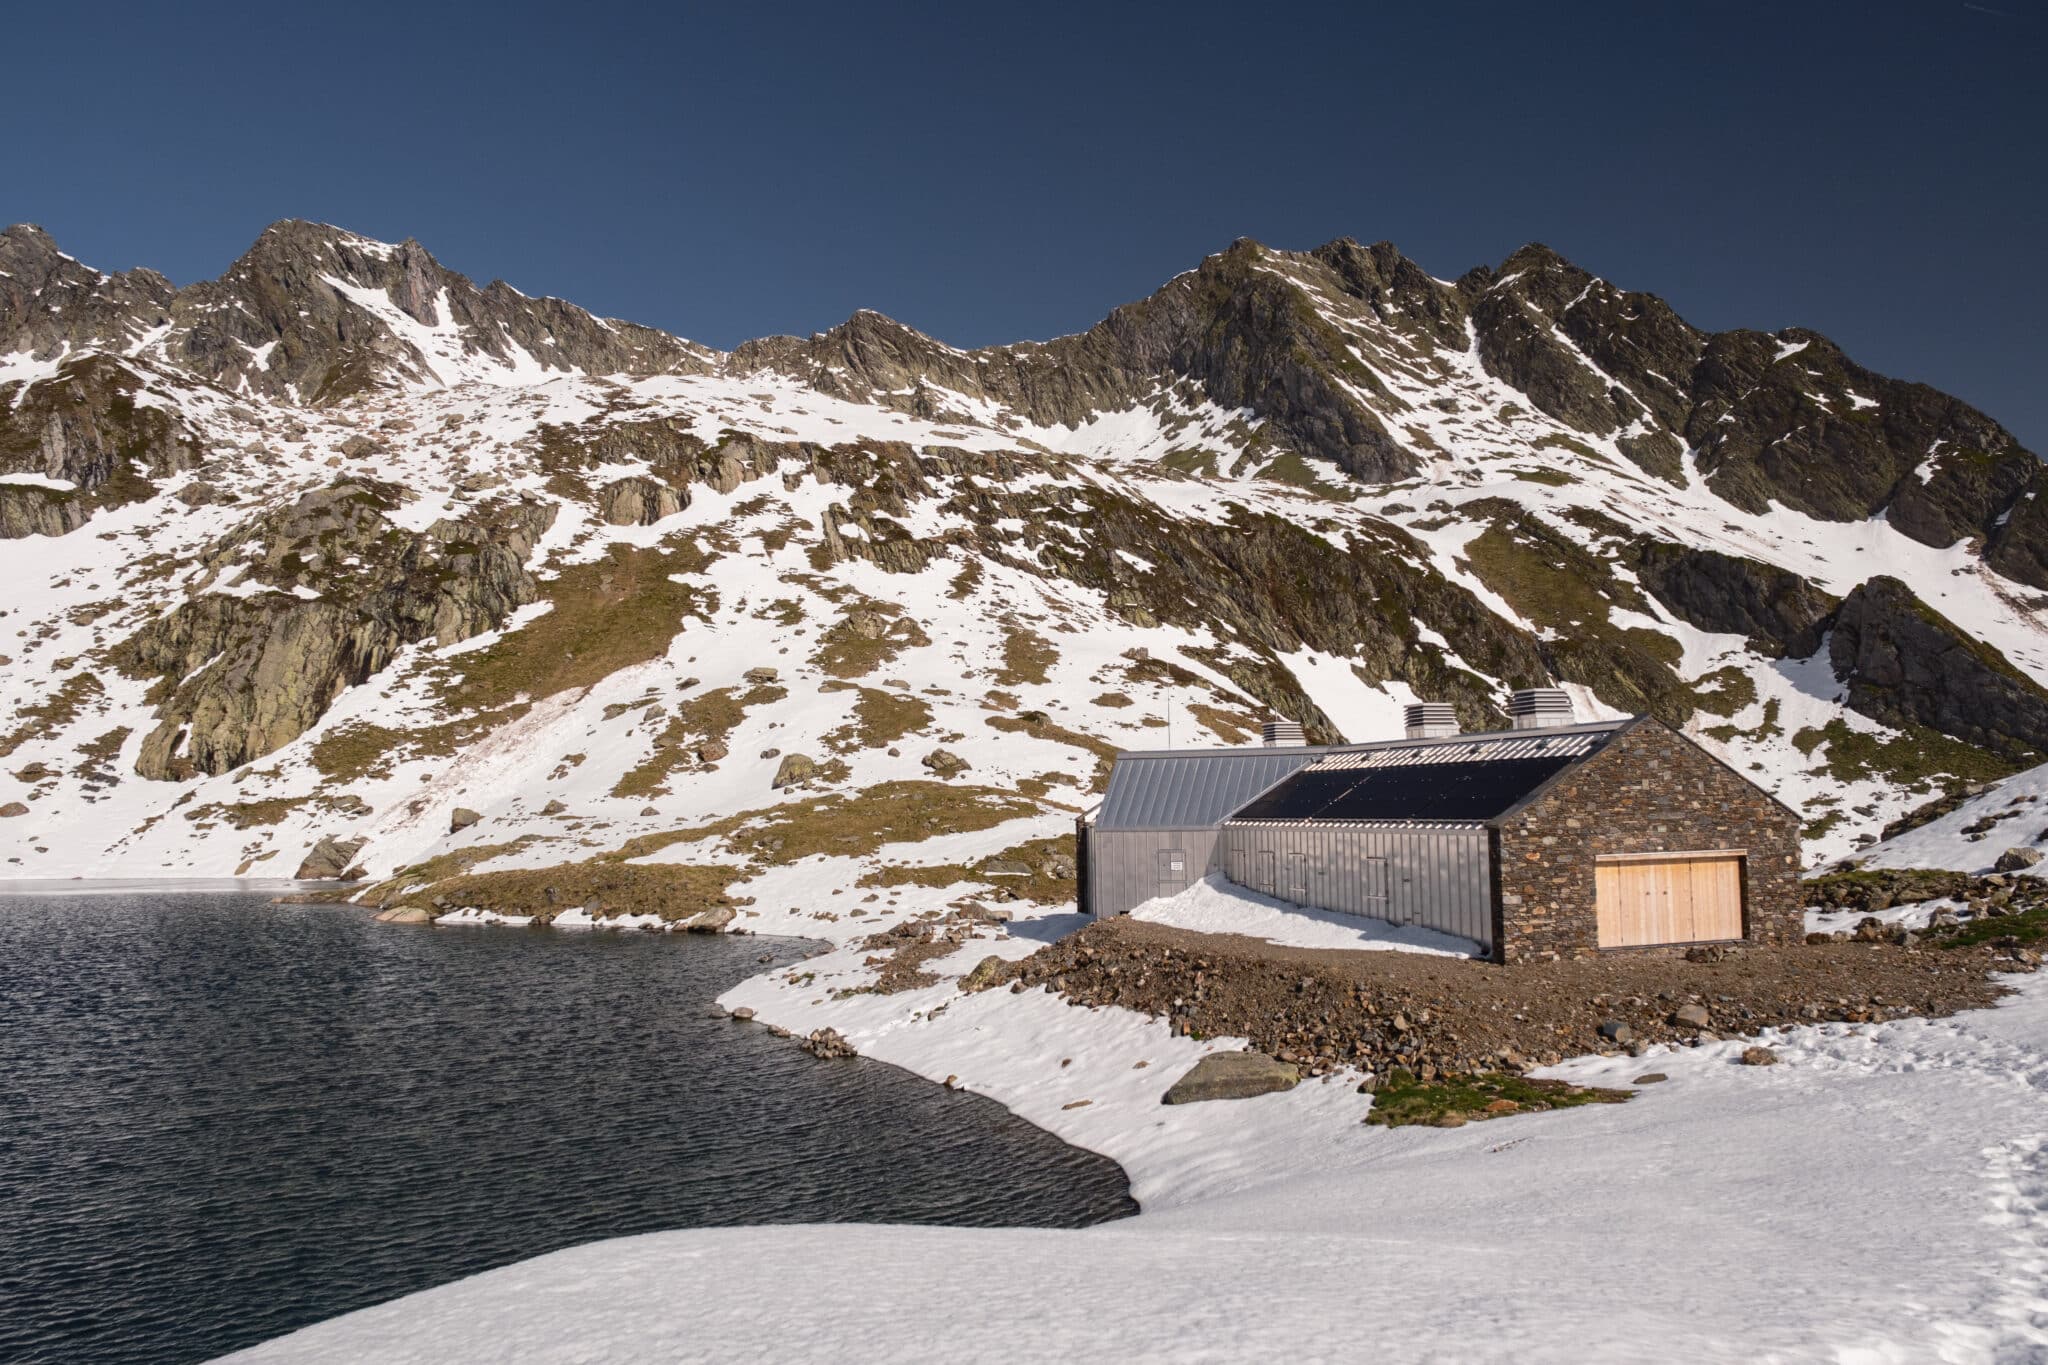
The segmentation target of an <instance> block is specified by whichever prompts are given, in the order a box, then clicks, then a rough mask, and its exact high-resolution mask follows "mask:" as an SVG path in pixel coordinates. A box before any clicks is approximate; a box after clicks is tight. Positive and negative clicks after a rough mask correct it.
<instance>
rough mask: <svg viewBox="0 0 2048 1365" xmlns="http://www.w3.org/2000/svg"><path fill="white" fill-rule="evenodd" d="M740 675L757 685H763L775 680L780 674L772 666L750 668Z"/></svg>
mask: <svg viewBox="0 0 2048 1365" xmlns="http://www.w3.org/2000/svg"><path fill="white" fill-rule="evenodd" d="M740 676H742V677H744V678H745V679H746V680H747V681H748V682H750V683H753V684H754V685H755V686H756V687H761V686H765V685H766V684H768V683H772V682H774V681H775V679H776V678H777V677H778V676H780V675H779V674H777V672H776V671H775V670H774V669H772V668H750V669H748V670H747V671H746V672H745V673H743V674H741V675H740Z"/></svg>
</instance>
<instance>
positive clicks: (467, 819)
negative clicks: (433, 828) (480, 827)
mask: <svg viewBox="0 0 2048 1365" xmlns="http://www.w3.org/2000/svg"><path fill="white" fill-rule="evenodd" d="M483 818H484V817H483V816H482V815H480V814H479V813H477V812H476V811H473V810H471V809H470V808H469V807H468V806H457V807H456V808H455V809H454V810H452V811H450V812H448V832H449V833H450V834H460V833H462V831H464V830H466V829H468V828H469V827H470V826H471V825H473V824H475V823H476V822H477V821H479V820H481V819H483Z"/></svg>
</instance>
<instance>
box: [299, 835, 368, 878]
mask: <svg viewBox="0 0 2048 1365" xmlns="http://www.w3.org/2000/svg"><path fill="white" fill-rule="evenodd" d="M368 842H369V840H367V839H337V838H335V837H334V836H333V835H332V834H330V835H328V836H327V837H326V838H324V839H322V840H321V841H320V842H319V843H317V844H315V845H313V849H312V851H311V852H310V853H308V854H307V855H306V860H305V861H304V862H302V863H300V864H299V870H298V873H297V876H298V879H299V880H300V881H302V882H318V881H333V880H335V879H337V878H339V877H340V876H341V874H342V873H344V872H346V871H348V870H349V866H350V865H351V864H352V863H354V862H355V860H356V854H358V853H360V852H362V851H363V846H364V845H365V844H367V843H368Z"/></svg>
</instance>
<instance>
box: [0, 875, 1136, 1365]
mask: <svg viewBox="0 0 2048 1365" xmlns="http://www.w3.org/2000/svg"><path fill="white" fill-rule="evenodd" d="M801 951H802V949H801V946H800V945H795V944H791V943H789V942H787V941H777V940H770V939H753V938H696V937H681V936H673V937H672V936H668V935H649V934H631V933H626V934H620V933H595V934H592V933H574V932H568V931H562V932H546V931H524V930H515V929H429V928H420V927H414V926H395V925H394V926H387V925H379V924H373V923H370V922H369V921H368V919H367V918H366V917H365V916H364V914H363V913H362V912H360V911H357V910H353V909H348V908H343V907H333V906H271V905H269V904H267V903H265V902H264V901H263V900H261V899H260V898H256V897H251V896H247V895H240V896H236V895H176V896H153V897H142V896H120V897H111V896H109V897H66V898H63V899H56V898H43V897H37V898H0V1360H4V1361H10V1362H22V1361H45V1360H47V1361H149V1362H175V1361H190V1360H202V1359H206V1358H209V1357H211V1356H214V1355H217V1354H219V1353H221V1352H223V1351H228V1350H232V1349H234V1348H237V1347H241V1346H247V1345H250V1344H252V1343H255V1342H258V1341H262V1340H265V1339H267V1338H269V1337H273V1336H276V1335H278V1334H279V1333H282V1332H287V1331H290V1330H292V1329H293V1328H296V1327H301V1326H304V1325H305V1324H307V1323H311V1322H316V1321H318V1320H320V1319H322V1318H326V1317H330V1316H332V1315H334V1314H336V1313H341V1312H346V1311H348V1310H350V1309H353V1308H360V1307H363V1306H365V1305H368V1304H373V1303H378V1302H381V1301H383V1300H385V1299H389V1298H392V1297H395V1296H397V1295H400V1294H404V1293H408V1292H411V1291H413V1290H417V1289H424V1288H427V1287H428V1286H430V1285H435V1284H440V1283H443V1282H445V1281H448V1280H452V1279H455V1278H457V1277H459V1276H463V1275H469V1274H473V1273H475V1272H477V1271H480V1270H485V1269H488V1268H490V1267H492V1266H498V1265H504V1264H506V1263H508V1262H511V1261H515V1260H519V1259H521V1258H523V1257H527V1256H534V1255H538V1254H540V1253H542V1252H546V1251H552V1250H555V1249H557V1248H560V1247H565V1246H569V1245H572V1244H574V1243H578V1242H586V1241H590V1240H593V1239H596V1238H601V1237H616V1236H620V1235H623V1234H629V1233H639V1232H649V1231H654V1230H657V1229H661V1228H677V1227H703V1226H711V1225H719V1224H735V1223H789V1222H827V1221H869V1222H913V1223H953V1224H971V1225H981V1226H994V1225H1035V1226H1048V1227H1078V1226H1082V1225H1085V1224H1089V1223H1095V1222H1101V1221H1103V1220H1105V1219H1110V1218H1116V1217H1119V1216H1121V1215H1124V1214H1128V1213H1130V1212H1133V1211H1134V1209H1135V1206H1134V1205H1133V1204H1132V1202H1131V1200H1130V1198H1129V1195H1128V1192H1127V1190H1126V1187H1125V1182H1124V1178H1123V1173H1122V1172H1121V1171H1120V1170H1119V1169H1118V1168H1117V1166H1116V1165H1115V1164H1114V1163H1112V1162H1109V1161H1107V1160H1104V1159H1103V1158H1100V1157H1097V1156H1093V1155H1090V1154H1088V1153H1084V1152H1080V1151H1076V1150H1074V1149H1072V1148H1069V1147H1066V1146H1064V1145H1062V1144H1060V1143H1058V1142H1056V1141H1054V1140H1053V1139H1052V1138H1051V1137H1050V1136H1048V1135H1047V1134H1045V1133H1044V1132H1042V1131H1040V1130H1039V1129H1036V1128H1033V1127H1031V1126H1030V1125H1029V1124H1026V1123H1024V1122H1022V1121H1021V1120H1018V1119H1015V1118H1012V1117H1011V1116H1010V1115H1009V1114H1007V1113H1006V1112H1005V1111H1004V1110H1002V1109H1001V1108H1000V1107H998V1106H997V1105H995V1104H993V1103H991V1102H989V1101H986V1100H981V1099H977V1098H975V1097H973V1096H970V1095H963V1094H958V1093H954V1092H949V1091H946V1090H943V1089H941V1088H940V1087H938V1086H934V1085H930V1084H928V1083H926V1082H923V1081H920V1080H917V1079H914V1078H913V1077H911V1076H910V1075H908V1074H907V1073H904V1072H900V1071H896V1070H894V1069H892V1068H889V1067H886V1066H882V1065H880V1064H877V1063H870V1062H862V1061H851V1062H833V1063H822V1062H818V1061H815V1060H813V1059H811V1058H810V1057H808V1056H806V1055H804V1054H803V1053H801V1052H799V1051H798V1050H797V1048H796V1047H795V1045H794V1044H793V1043H791V1042H789V1041H787V1040H780V1039H775V1038H771V1037H769V1036H768V1034H767V1033H766V1031H765V1030H763V1029H759V1028H755V1027H750V1026H742V1025H738V1024H734V1023H731V1022H729V1021H724V1020H719V1019H713V1018H710V1017H709V1011H710V1004H711V1001H712V999H713V998H714V997H715V996H716V995H717V994H718V993H719V992H720V991H722V990H724V989H726V988H727V987H729V986H730V985H732V984H733V983H734V982H736V981H738V980H740V979H741V978H743V977H745V976H747V975H749V974H751V973H754V972H757V971H764V970H767V968H766V967H764V966H763V965H762V964H761V963H759V961H758V960H757V959H758V958H759V957H760V955H761V954H763V953H766V952H773V953H775V955H776V959H777V961H778V962H780V961H789V960H793V959H795V958H796V957H797V956H799V955H800V953H801Z"/></svg>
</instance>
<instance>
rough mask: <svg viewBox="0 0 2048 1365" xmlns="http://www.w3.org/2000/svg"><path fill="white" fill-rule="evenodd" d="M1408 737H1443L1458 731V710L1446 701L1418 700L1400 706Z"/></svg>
mask: <svg viewBox="0 0 2048 1365" xmlns="http://www.w3.org/2000/svg"><path fill="white" fill-rule="evenodd" d="M1401 723H1402V724H1403V725H1405V726H1406V727H1407V729H1408V738H1410V739H1444V738H1447V737H1449V736H1451V735H1455V734H1457V733H1458V711H1457V708H1456V707H1454V706H1452V705H1451V704H1450V703H1449V702H1447V701H1418V702H1412V703H1410V704H1409V705H1407V706H1404V707H1402V708H1401Z"/></svg>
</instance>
